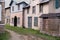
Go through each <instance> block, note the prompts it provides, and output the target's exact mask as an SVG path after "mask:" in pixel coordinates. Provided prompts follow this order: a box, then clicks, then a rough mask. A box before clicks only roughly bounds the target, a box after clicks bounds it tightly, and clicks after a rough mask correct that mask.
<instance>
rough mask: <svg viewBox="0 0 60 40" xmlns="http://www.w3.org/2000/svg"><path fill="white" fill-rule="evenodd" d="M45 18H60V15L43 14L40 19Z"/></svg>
mask: <svg viewBox="0 0 60 40" xmlns="http://www.w3.org/2000/svg"><path fill="white" fill-rule="evenodd" d="M44 17H60V13H49V14H42V15H41V16H40V18H44Z"/></svg>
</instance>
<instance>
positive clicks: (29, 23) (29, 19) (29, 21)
mask: <svg viewBox="0 0 60 40" xmlns="http://www.w3.org/2000/svg"><path fill="white" fill-rule="evenodd" d="M28 28H32V17H28Z"/></svg>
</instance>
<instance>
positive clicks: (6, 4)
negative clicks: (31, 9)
mask: <svg viewBox="0 0 60 40" xmlns="http://www.w3.org/2000/svg"><path fill="white" fill-rule="evenodd" d="M10 1H11V0H5V8H6V7H8V6H9V3H10ZM14 1H16V2H20V1H26V2H27V3H29V0H14Z"/></svg>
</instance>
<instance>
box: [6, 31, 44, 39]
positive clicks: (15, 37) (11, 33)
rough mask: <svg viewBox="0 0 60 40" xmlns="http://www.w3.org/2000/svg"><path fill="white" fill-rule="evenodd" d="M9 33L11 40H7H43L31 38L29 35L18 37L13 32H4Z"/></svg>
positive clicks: (18, 35)
mask: <svg viewBox="0 0 60 40" xmlns="http://www.w3.org/2000/svg"><path fill="white" fill-rule="evenodd" d="M6 31H8V32H9V33H10V35H11V38H10V39H9V40H43V39H41V38H37V37H35V36H31V35H28V36H27V35H20V34H18V33H16V32H14V31H11V30H6Z"/></svg>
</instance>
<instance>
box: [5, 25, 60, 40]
mask: <svg viewBox="0 0 60 40" xmlns="http://www.w3.org/2000/svg"><path fill="white" fill-rule="evenodd" d="M6 29H9V30H12V31H15V32H17V33H19V34H23V35H34V36H37V37H41V38H44V39H46V40H60V37H55V36H51V35H47V34H43V33H40V31H39V30H34V29H25V28H19V27H13V26H10V25H6Z"/></svg>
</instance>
